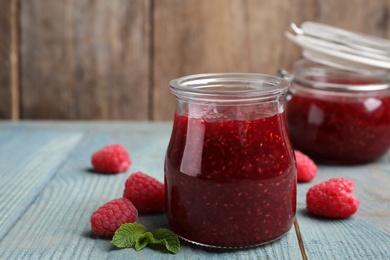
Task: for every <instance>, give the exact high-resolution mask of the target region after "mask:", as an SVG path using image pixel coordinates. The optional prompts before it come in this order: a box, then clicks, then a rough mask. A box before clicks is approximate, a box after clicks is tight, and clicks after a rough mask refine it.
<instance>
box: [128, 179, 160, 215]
mask: <svg viewBox="0 0 390 260" xmlns="http://www.w3.org/2000/svg"><path fill="white" fill-rule="evenodd" d="M123 196H124V197H126V198H128V199H129V200H131V202H133V204H134V206H135V207H136V208H137V210H138V212H140V213H152V212H160V211H164V210H165V190H164V184H163V183H162V182H160V181H158V180H157V179H155V178H153V177H151V176H149V175H147V174H145V173H143V172H135V173H132V174H131V175H130V176H129V177H128V178H127V180H126V183H125V190H124V193H123Z"/></svg>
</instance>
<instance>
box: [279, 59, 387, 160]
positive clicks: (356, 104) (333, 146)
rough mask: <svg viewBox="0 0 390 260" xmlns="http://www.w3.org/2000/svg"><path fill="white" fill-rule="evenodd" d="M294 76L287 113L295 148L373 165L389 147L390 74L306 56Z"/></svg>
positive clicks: (297, 64)
mask: <svg viewBox="0 0 390 260" xmlns="http://www.w3.org/2000/svg"><path fill="white" fill-rule="evenodd" d="M293 75H294V79H293V82H292V84H291V89H290V95H289V96H288V98H287V99H288V102H287V104H286V105H287V107H286V117H287V127H288V131H289V135H290V138H291V141H292V143H293V146H294V148H295V149H297V150H300V151H302V152H304V153H306V154H308V155H309V156H310V157H312V158H313V159H314V160H316V161H318V162H325V163H335V164H360V163H367V162H370V161H374V160H376V159H378V158H379V157H381V156H382V155H383V154H385V153H386V152H387V151H388V150H389V148H390V84H389V82H390V81H389V75H390V74H388V73H386V72H383V71H370V70H367V71H365V72H364V73H363V72H354V71H348V70H341V69H338V68H334V67H329V66H326V65H322V64H319V63H315V62H311V61H309V60H306V59H301V60H298V61H297V62H295V64H294V68H293Z"/></svg>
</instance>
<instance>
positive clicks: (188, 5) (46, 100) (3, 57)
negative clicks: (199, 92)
mask: <svg viewBox="0 0 390 260" xmlns="http://www.w3.org/2000/svg"><path fill="white" fill-rule="evenodd" d="M389 13H390V0H348V1H340V0H326V1H320V0H110V1H108V0H62V1H52V0H0V119H15V120H17V119H76V120H79V119H80V120H91V119H99V120H100V119H109V120H111V119H112V120H170V119H172V118H173V111H174V106H175V100H174V98H173V96H172V95H171V94H170V93H169V90H168V82H169V81H170V80H171V79H173V78H177V77H180V76H184V75H187V74H194V73H203V72H255V73H266V74H275V72H276V70H277V68H280V67H284V68H290V67H291V64H292V62H293V60H294V59H296V58H298V57H299V56H300V49H299V48H298V47H296V46H294V45H293V44H292V43H291V42H288V41H287V40H286V38H285V37H284V31H285V30H287V28H288V26H289V24H290V23H291V22H294V23H296V24H298V25H300V24H301V22H303V21H306V20H311V21H317V22H321V23H326V24H330V25H335V26H339V27H341V28H345V29H349V30H353V31H358V32H364V33H369V34H373V35H377V36H381V37H385V38H390V15H389Z"/></svg>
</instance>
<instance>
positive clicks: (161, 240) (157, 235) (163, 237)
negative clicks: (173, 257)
mask: <svg viewBox="0 0 390 260" xmlns="http://www.w3.org/2000/svg"><path fill="white" fill-rule="evenodd" d="M152 234H153V237H154V241H151V242H150V243H151V244H159V245H163V246H165V248H166V249H167V250H168V251H169V252H171V253H174V254H176V253H177V252H179V250H180V241H179V237H178V236H177V235H176V234H175V233H174V232H173V231H171V230H169V229H167V228H157V229H155V230H153V231H152Z"/></svg>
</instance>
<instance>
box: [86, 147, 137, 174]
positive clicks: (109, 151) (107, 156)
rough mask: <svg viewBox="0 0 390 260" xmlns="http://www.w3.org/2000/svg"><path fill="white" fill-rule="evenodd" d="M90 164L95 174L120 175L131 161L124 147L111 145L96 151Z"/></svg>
mask: <svg viewBox="0 0 390 260" xmlns="http://www.w3.org/2000/svg"><path fill="white" fill-rule="evenodd" d="M91 163H92V165H93V167H94V169H95V171H97V172H102V173H120V172H124V171H126V170H127V169H128V168H129V166H130V164H131V161H130V157H129V154H128V152H127V151H126V149H125V147H123V146H122V145H120V144H113V145H107V146H104V147H103V148H101V149H100V150H98V151H96V152H95V153H94V154H93V155H92V158H91Z"/></svg>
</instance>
